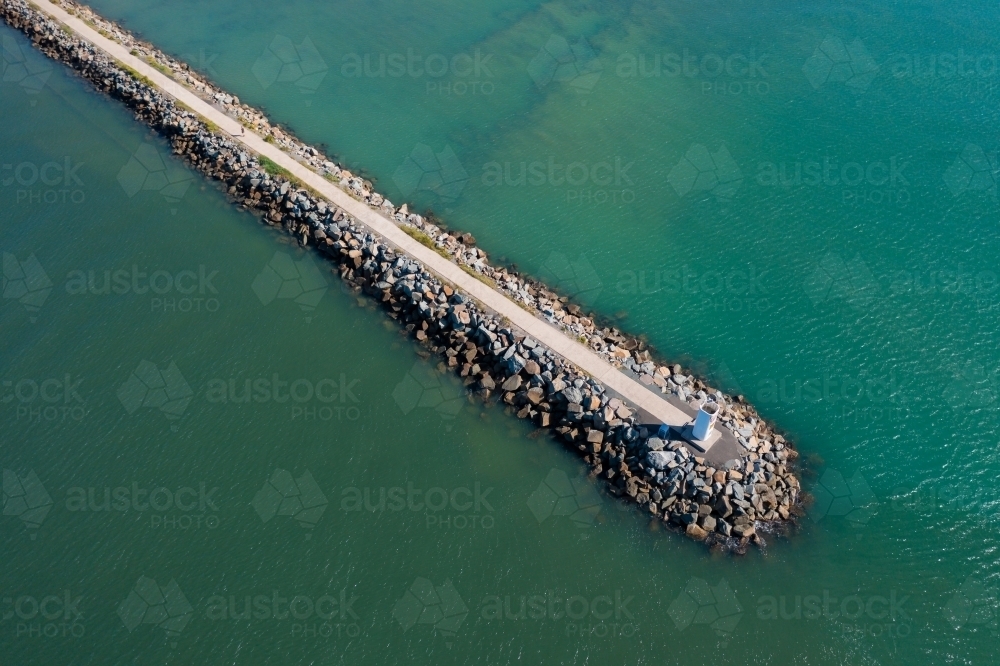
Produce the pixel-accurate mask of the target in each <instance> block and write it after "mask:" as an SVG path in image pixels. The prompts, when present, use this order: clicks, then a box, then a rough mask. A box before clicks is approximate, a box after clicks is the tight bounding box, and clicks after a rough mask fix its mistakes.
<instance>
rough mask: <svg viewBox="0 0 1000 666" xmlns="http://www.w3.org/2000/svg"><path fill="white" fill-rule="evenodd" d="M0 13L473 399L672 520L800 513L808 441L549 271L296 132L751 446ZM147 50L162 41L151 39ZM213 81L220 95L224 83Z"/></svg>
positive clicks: (757, 535)
mask: <svg viewBox="0 0 1000 666" xmlns="http://www.w3.org/2000/svg"><path fill="white" fill-rule="evenodd" d="M60 4H61V6H63V7H64V8H67V9H71V10H72V11H73V13H75V14H77V15H79V16H87V17H89V18H88V19H87V20H88V22H90V23H92V24H95V25H99V26H101V28H100V29H101V32H102V34H103V35H105V36H107V37H109V38H112V36H113V37H114V38H116V39H117V40H119V41H122V40H127V41H126V42H124V43H128V44H129V45H132V46H136V47H138V46H139V42H137V41H136V40H134V38H133V37H131V36H130V35H128V34H127V33H125V32H124V31H122V30H121V29H120V28H118V27H117V26H113V24H109V23H108V22H107V21H104V20H103V19H100V22H98V20H97V18H95V15H94V14H93V13H92V12H91V11H90V10H89V9H87V8H84V7H80V6H78V5H74V4H71V3H68V2H62V3H60ZM0 14H2V16H3V18H4V20H5V21H6V22H7V23H8V24H10V25H11V26H13V27H15V28H17V29H19V30H21V31H23V32H24V33H25V34H27V35H28V36H29V37H30V38H31V40H32V41H33V42H34V44H35V45H36V46H37V47H38V48H39V49H40V50H41V51H43V52H44V53H46V54H47V55H48V56H50V57H52V58H53V59H56V60H58V61H60V62H63V63H65V64H67V65H69V66H70V67H72V68H73V69H74V70H75V71H77V72H78V73H79V74H80V75H81V76H83V77H84V78H85V79H87V80H89V81H90V82H92V83H93V84H94V85H95V86H96V87H97V88H98V89H100V90H102V91H104V92H106V93H107V94H109V95H110V96H111V97H113V98H115V99H118V100H121V101H122V102H123V103H125V104H126V105H127V106H128V107H129V108H130V109H132V111H133V112H134V113H135V115H136V117H137V118H138V119H139V120H140V121H142V122H144V123H145V124H147V125H148V126H150V127H152V128H154V129H155V130H157V131H158V132H160V133H161V134H162V135H163V136H165V137H166V138H167V139H168V140H169V141H170V143H171V145H172V146H173V150H174V152H175V153H176V154H178V155H180V156H182V157H183V158H184V159H185V160H186V161H187V162H188V163H189V164H190V165H192V166H193V167H194V168H196V169H198V170H199V171H201V172H202V173H204V174H205V175H206V176H208V177H209V178H211V179H213V180H215V181H217V182H219V183H221V184H222V187H223V188H224V189H225V191H226V192H227V194H228V195H229V196H230V197H231V198H232V199H233V200H234V202H236V203H238V204H239V205H240V206H242V207H244V208H245V209H247V210H250V211H253V212H254V213H255V214H257V215H258V216H259V218H260V219H261V221H262V222H263V223H266V224H268V225H271V226H274V227H277V228H280V229H282V230H283V231H285V232H287V233H288V234H290V235H292V236H294V237H295V238H296V239H297V241H298V242H299V243H300V244H301V245H303V246H309V247H312V248H314V249H315V250H316V251H318V252H319V253H321V254H322V255H323V256H325V257H326V258H327V259H329V260H330V261H331V262H332V264H333V270H334V271H335V272H337V273H338V274H339V275H340V277H341V278H342V279H343V280H345V281H346V282H347V283H348V284H350V285H351V288H352V289H354V290H355V291H356V292H358V293H361V292H364V293H366V294H368V295H369V296H370V297H372V298H373V299H374V300H375V301H376V302H378V303H379V304H381V306H382V307H383V308H384V310H385V312H386V313H387V315H388V316H389V317H391V318H392V319H394V320H396V321H397V322H398V323H399V325H400V326H401V327H402V328H403V329H404V330H405V331H406V332H407V333H408V334H410V335H412V336H413V338H414V339H415V340H416V341H417V343H418V344H420V345H423V346H424V347H426V348H427V349H428V350H429V352H431V353H434V354H437V355H438V356H439V357H440V362H439V363H438V368H439V370H441V371H442V372H444V371H449V370H451V371H453V372H455V373H457V374H458V375H459V376H460V377H462V379H463V382H464V384H465V386H466V388H467V391H468V399H469V400H470V401H475V400H482V401H485V402H499V403H502V404H503V405H505V407H506V409H507V410H508V411H509V412H510V413H512V414H516V415H517V416H518V417H519V418H523V419H530V420H532V421H533V422H534V423H535V424H536V425H537V427H539V428H543V429H546V430H548V431H550V432H551V433H552V434H553V435H554V436H555V437H556V438H557V439H558V440H560V441H562V442H563V443H564V444H565V445H566V446H567V447H569V448H570V449H571V450H572V451H574V452H575V453H577V454H578V455H579V456H580V457H582V459H583V461H584V463H585V464H586V465H588V466H589V468H590V476H591V477H592V478H594V479H601V480H603V481H604V487H605V488H606V489H607V491H608V492H609V493H610V494H612V495H614V496H617V497H620V498H623V499H625V500H627V501H630V502H633V503H634V504H635V505H636V506H637V507H638V508H639V510H640V511H642V512H644V513H647V514H649V515H650V517H651V518H652V519H653V520H655V521H657V522H662V523H664V524H666V525H668V526H671V527H673V528H675V529H678V530H681V531H683V532H684V533H686V534H687V535H689V536H691V537H693V538H695V539H698V540H703V541H706V542H708V543H710V544H718V545H720V546H722V547H725V548H729V549H731V550H733V551H735V552H738V553H742V552H745V551H746V549H747V547H748V546H749V544H751V543H756V544H758V545H763V543H764V542H763V538H762V534H761V533H762V532H766V531H772V530H775V529H782V528H784V527H787V526H788V525H791V524H793V523H794V519H795V517H796V515H797V512H798V508H799V506H800V500H801V497H800V495H801V494H800V486H799V481H798V479H797V478H796V475H795V473H794V470H793V467H792V465H793V461H794V460H795V458H796V453H795V451H794V449H792V448H791V447H790V446H789V444H788V442H786V441H785V440H784V438H783V437H782V436H781V435H779V434H777V433H776V432H775V431H774V430H773V428H772V427H771V426H770V425H769V424H767V423H766V422H765V421H764V420H763V419H761V418H760V417H759V416H758V415H757V413H756V412H755V411H754V410H753V408H752V406H750V405H747V404H746V403H745V402H744V401H743V400H742V398H741V397H739V396H737V397H735V398H734V397H732V396H727V395H725V394H724V393H722V392H721V391H717V390H714V389H712V388H711V387H709V386H708V385H707V384H706V383H705V382H704V381H703V380H701V379H698V378H695V377H693V376H692V375H691V374H690V373H686V372H684V370H683V368H681V367H680V366H679V365H668V364H665V363H660V362H657V361H656V359H655V358H654V357H653V354H652V353H651V350H649V349H647V348H646V346H645V344H644V343H643V342H642V340H640V339H637V338H634V337H630V336H627V335H625V334H623V333H621V332H620V331H618V330H616V329H614V328H611V327H599V326H598V325H597V324H596V323H595V320H594V318H593V317H588V316H584V315H583V314H582V313H581V312H580V311H579V309H578V308H576V307H575V306H573V305H572V304H570V303H569V299H567V298H566V297H564V296H560V295H559V294H557V293H556V292H555V291H553V290H551V289H549V288H548V287H546V286H545V285H543V284H541V283H539V282H537V281H533V280H529V279H526V278H522V277H520V276H518V275H517V274H516V273H515V272H514V271H511V270H509V269H506V268H503V267H495V266H492V265H490V263H489V262H488V261H487V256H486V253H485V252H483V251H482V250H481V249H479V248H477V247H475V241H474V239H473V238H472V237H471V236H470V235H468V234H452V233H448V232H445V231H443V230H442V229H441V228H440V227H438V226H436V225H434V224H432V223H430V222H429V221H427V220H425V219H424V218H423V217H421V216H420V215H417V214H414V213H411V212H409V210H408V209H407V206H406V205H403V206H401V207H399V208H395V207H394V206H393V205H392V203H391V202H389V201H388V200H386V199H385V198H384V197H382V196H380V195H378V194H377V193H375V192H373V191H372V190H371V188H370V183H366V182H364V181H361V180H360V179H358V178H356V177H354V176H352V175H351V174H349V172H347V171H346V170H344V169H341V168H340V167H337V166H336V165H334V164H333V163H332V162H331V161H330V160H327V159H325V158H324V157H323V156H322V154H321V153H319V152H318V151H316V150H315V149H313V148H310V147H307V146H304V145H302V144H301V143H300V142H298V141H297V140H295V139H293V138H290V137H288V136H287V135H285V134H282V138H281V141H283V142H284V144H283V145H284V146H285V147H286V148H288V149H289V150H290V151H291V152H292V153H293V154H295V155H296V156H299V157H301V158H302V159H303V161H304V162H305V163H308V164H310V165H311V166H314V167H315V168H317V170H321V171H322V172H325V173H326V174H327V175H328V176H331V179H334V180H339V181H340V183H341V185H343V186H344V187H345V188H346V189H347V190H348V191H350V192H353V193H354V194H355V196H356V197H357V198H359V199H362V200H364V201H366V202H367V203H368V204H369V205H371V206H373V207H375V208H379V209H381V210H383V211H384V212H385V213H386V214H387V215H388V216H390V217H392V218H393V219H395V220H396V222H397V223H398V224H400V225H402V226H404V227H406V228H409V229H410V230H411V232H410V233H411V235H414V236H415V237H417V238H419V239H420V240H422V241H424V242H425V243H426V244H428V245H430V246H432V247H435V248H436V249H437V250H438V251H439V252H440V253H442V254H443V255H445V256H448V257H450V258H451V259H453V260H454V261H455V262H457V263H458V264H460V265H463V266H465V267H466V270H468V271H469V272H471V273H474V274H476V275H478V276H480V277H481V278H482V279H483V280H484V281H486V282H488V283H490V284H491V285H492V286H494V287H495V288H497V289H500V290H502V291H504V292H505V293H506V294H507V295H508V296H510V297H511V298H514V299H515V300H517V301H518V302H519V303H521V304H522V305H523V306H524V307H525V308H527V309H529V310H531V311H533V312H535V313H537V314H538V316H540V317H543V318H545V319H547V320H548V321H550V322H551V323H553V324H555V325H557V326H559V327H561V328H562V329H563V330H564V331H566V333H567V334H569V335H572V336H575V337H577V338H578V339H580V340H581V341H582V342H585V343H587V344H588V345H589V346H590V347H591V348H592V349H593V350H595V351H596V352H597V353H599V354H601V355H603V356H604V357H605V358H607V359H608V360H609V361H612V362H613V363H615V364H616V365H618V366H625V367H628V368H629V369H630V370H631V371H633V372H635V373H636V374H638V375H639V377H640V380H641V381H642V382H643V383H645V384H646V385H647V386H649V387H650V389H651V390H659V391H660V392H661V393H665V394H666V393H670V394H672V395H673V396H674V397H676V398H677V399H680V400H683V401H685V402H687V403H688V404H689V405H691V406H692V407H696V406H701V405H704V404H705V403H708V402H714V403H716V404H717V405H718V407H719V410H720V415H721V421H720V424H721V427H727V428H730V429H732V430H733V431H734V432H735V433H736V434H737V437H738V438H739V441H740V443H741V444H742V446H743V448H744V453H742V454H741V455H740V457H738V458H733V459H732V460H729V461H727V462H726V463H725V464H723V465H720V466H719V467H718V468H716V467H713V466H711V465H709V464H707V463H706V461H705V460H704V458H701V457H699V456H697V455H695V454H694V453H692V452H691V450H690V449H689V448H688V446H687V445H686V444H685V443H684V442H683V441H682V440H680V439H677V438H676V437H675V435H674V433H673V432H672V431H670V430H669V429H666V428H657V427H656V426H655V425H653V426H652V427H647V426H644V425H643V424H642V423H641V422H640V419H639V418H638V417H637V415H636V414H635V412H634V410H633V408H632V407H630V406H629V405H627V404H625V403H623V402H622V401H621V400H619V399H618V398H616V397H614V396H611V395H608V394H607V392H606V391H605V389H604V387H603V386H602V385H601V384H600V383H598V382H597V381H595V380H594V379H593V378H591V377H588V376H586V375H585V374H584V373H583V372H581V371H580V370H579V369H578V368H576V367H575V366H572V365H571V364H569V363H567V362H566V361H565V360H564V359H562V358H561V357H559V356H558V355H557V354H555V353H553V352H552V351H551V350H549V349H546V348H544V347H543V346H542V345H540V344H538V343H537V342H536V341H534V340H532V339H531V338H529V337H527V336H525V335H524V334H523V333H522V332H520V331H518V330H515V329H514V328H512V327H511V326H510V325H509V324H508V323H507V322H506V321H505V320H503V319H502V318H500V317H498V316H497V315H496V314H495V313H492V312H489V311H487V310H485V309H484V308H482V307H481V306H480V305H479V304H478V303H476V302H474V301H471V300H469V299H468V298H467V297H466V296H464V295H463V294H461V293H459V292H457V291H456V290H455V289H454V288H453V287H452V286H451V285H449V284H447V283H445V282H443V281H442V280H440V279H438V278H437V277H436V276H435V275H433V274H432V273H430V272H429V271H428V270H427V269H426V268H425V267H424V266H422V265H421V264H420V263H418V262H416V261H415V260H413V259H412V258H410V257H408V256H406V255H404V254H401V253H400V252H398V251H397V250H396V249H394V248H393V247H392V246H390V245H389V244H388V243H386V242H385V241H384V240H383V239H381V238H380V237H378V236H376V235H375V234H373V233H372V232H370V231H369V230H368V229H367V228H366V227H364V226H363V225H361V224H360V223H358V222H357V221H356V220H354V219H353V218H352V217H351V216H350V215H349V214H347V213H346V212H345V211H344V210H342V209H340V208H338V207H337V206H335V205H333V204H331V203H330V202H328V201H326V200H324V199H322V198H321V197H319V196H317V195H316V194H315V193H314V192H312V191H310V190H308V189H306V188H303V187H301V186H300V185H299V184H298V183H297V182H295V181H294V180H293V179H291V178H287V177H285V176H283V175H281V174H280V173H276V172H274V171H275V170H274V169H273V167H272V168H271V169H269V168H268V165H267V163H266V162H265V163H263V164H262V161H261V160H259V159H258V158H257V157H256V156H255V155H253V154H251V153H249V152H248V151H247V150H246V149H245V148H244V147H243V146H242V144H241V143H240V142H239V141H238V140H236V139H234V138H233V137H230V136H227V135H224V134H222V133H220V132H218V130H216V129H215V128H214V127H211V126H210V125H209V124H207V123H205V122H203V121H202V120H201V119H200V118H198V117H197V116H196V115H194V114H193V113H191V112H190V111H188V110H186V109H184V108H182V107H181V106H179V105H178V104H176V103H175V102H174V101H173V100H171V99H170V98H168V97H166V96H165V95H163V94H161V93H160V92H159V91H158V90H157V89H156V88H154V87H153V86H152V85H151V84H150V82H148V81H146V80H144V79H142V78H141V77H139V76H138V75H136V74H135V73H133V72H131V71H129V70H127V69H126V68H124V67H123V66H121V65H120V64H118V63H117V62H115V61H113V60H111V59H109V58H108V57H106V56H105V55H103V54H102V52H101V51H99V50H97V49H96V48H95V47H94V46H92V45H91V44H88V43H87V42H85V41H82V40H80V39H79V38H77V37H75V36H74V35H73V34H72V33H70V32H69V31H68V30H66V29H64V28H63V27H60V26H59V25H57V24H56V23H54V22H53V21H52V20H50V19H48V18H47V17H46V16H45V15H44V14H42V13H41V12H39V11H38V10H36V9H34V8H32V7H31V6H30V5H28V4H26V3H24V2H23V1H22V0H3V2H0ZM141 48H143V49H144V52H146V53H154V50H153V49H152V48H151V47H149V46H148V45H143V46H142V47H141ZM136 50H138V49H136ZM155 54H156V55H155V58H153V59H154V60H155V61H157V62H160V61H163V62H164V63H169V64H164V65H163V66H164V67H165V68H167V69H169V70H170V71H174V72H182V71H185V67H184V66H183V65H180V64H178V63H174V62H173V61H170V60H169V59H167V58H166V56H163V54H161V53H159V52H155ZM150 57H152V56H150ZM201 86H202V87H201V88H200V89H199V90H200V91H201V92H203V93H204V94H205V95H207V96H209V97H210V98H212V99H216V100H218V99H219V96H220V95H225V94H224V93H221V91H217V90H215V89H214V88H211V87H210V86H208V85H207V84H204V83H203V84H201ZM227 98H228V99H229V100H230V101H229V102H225V99H227ZM234 100H235V98H232V97H230V96H225V97H223V101H224V102H225V103H227V104H229V105H230V106H232V105H234V104H238V101H234ZM239 108H241V109H244V107H242V106H241V107H239ZM246 113H249V117H253V118H257V119H258V120H257V121H255V122H256V124H255V128H256V129H257V130H259V131H262V132H264V133H265V135H266V136H271V137H273V136H275V134H274V133H273V132H274V131H275V129H274V128H273V127H272V126H271V125H270V124H269V123H267V121H266V120H259V119H262V118H263V115H262V114H259V112H253V113H250V112H246Z"/></svg>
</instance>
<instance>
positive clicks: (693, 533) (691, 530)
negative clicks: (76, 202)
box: [684, 523, 708, 541]
mask: <svg viewBox="0 0 1000 666" xmlns="http://www.w3.org/2000/svg"><path fill="white" fill-rule="evenodd" d="M684 531H685V532H686V533H687V535H688V536H689V537H691V538H692V539H696V540H698V541H703V540H704V539H706V538H707V537H708V532H706V531H705V530H704V529H702V528H701V527H699V526H698V525H697V524H696V523H691V524H690V525H688V526H687V529H686V530H684Z"/></svg>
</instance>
